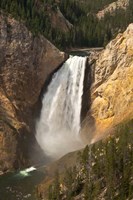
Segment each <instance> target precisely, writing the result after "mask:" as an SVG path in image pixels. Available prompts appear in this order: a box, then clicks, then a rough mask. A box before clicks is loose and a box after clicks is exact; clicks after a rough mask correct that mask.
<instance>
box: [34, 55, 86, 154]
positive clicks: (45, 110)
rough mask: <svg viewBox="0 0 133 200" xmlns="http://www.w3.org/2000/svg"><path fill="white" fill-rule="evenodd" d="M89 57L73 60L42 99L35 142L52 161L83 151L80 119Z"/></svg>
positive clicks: (57, 75)
mask: <svg viewBox="0 0 133 200" xmlns="http://www.w3.org/2000/svg"><path fill="white" fill-rule="evenodd" d="M85 66H86V57H78V56H74V57H72V56H71V57H70V58H69V59H68V60H67V61H66V62H65V63H64V64H63V66H62V67H61V68H60V69H59V70H58V71H57V72H56V73H55V74H54V76H53V78H52V81H51V83H50V84H49V86H48V91H47V92H46V94H44V96H43V99H42V110H41V115H40V119H39V121H38V122H37V125H36V139H37V141H38V143H39V145H40V146H41V148H42V149H43V150H44V152H45V154H47V155H48V156H50V157H53V158H59V157H60V156H62V155H64V154H66V153H68V152H70V151H73V150H77V149H79V148H81V147H83V144H82V140H81V138H80V134H79V132H80V115H81V106H82V105H81V104H82V95H83V82H84V74H85Z"/></svg>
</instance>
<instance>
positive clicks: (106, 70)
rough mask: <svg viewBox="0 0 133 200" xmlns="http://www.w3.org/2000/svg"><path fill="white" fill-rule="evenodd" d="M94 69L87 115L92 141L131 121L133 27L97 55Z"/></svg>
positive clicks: (132, 102) (132, 113)
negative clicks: (93, 128) (92, 135)
mask: <svg viewBox="0 0 133 200" xmlns="http://www.w3.org/2000/svg"><path fill="white" fill-rule="evenodd" d="M94 68H95V69H94V83H93V85H92V88H91V99H92V100H91V102H92V104H91V109H90V112H89V114H90V113H91V116H92V118H93V121H94V124H95V131H94V132H95V133H96V138H95V137H94V138H93V141H95V140H96V139H97V138H99V137H102V134H105V132H106V131H107V130H109V129H110V128H112V127H114V126H115V125H116V124H118V123H120V122H122V121H123V120H129V119H130V118H132V117H133V24H130V25H129V27H128V28H127V30H126V31H125V32H124V33H123V34H119V35H118V36H117V38H116V39H114V40H113V41H111V42H110V43H109V44H108V45H107V47H106V48H105V50H103V51H102V52H101V54H99V58H98V59H97V61H96V63H95V67H94ZM88 118H89V115H88ZM86 124H87V120H86ZM88 127H89V126H88ZM107 132H108V131H107Z"/></svg>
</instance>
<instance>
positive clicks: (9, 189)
mask: <svg viewBox="0 0 133 200" xmlns="http://www.w3.org/2000/svg"><path fill="white" fill-rule="evenodd" d="M28 169H30V168H28ZM26 170H27V169H26ZM26 170H22V171H19V172H14V173H7V174H4V175H1V176H0V200H37V197H36V191H37V189H36V186H37V185H38V184H39V183H40V182H41V181H42V180H43V179H44V176H45V175H44V173H43V172H41V171H38V170H32V168H31V170H27V171H26Z"/></svg>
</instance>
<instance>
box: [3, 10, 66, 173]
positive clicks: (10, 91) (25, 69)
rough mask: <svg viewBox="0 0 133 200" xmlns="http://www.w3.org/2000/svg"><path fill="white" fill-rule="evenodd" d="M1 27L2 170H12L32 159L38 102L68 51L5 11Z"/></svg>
mask: <svg viewBox="0 0 133 200" xmlns="http://www.w3.org/2000/svg"><path fill="white" fill-rule="evenodd" d="M0 30H1V32H0V170H8V169H12V168H14V167H19V166H22V165H26V164H27V160H29V158H28V145H29V140H30V137H31V134H33V131H34V124H35V122H34V120H35V108H36V104H37V101H38V99H39V95H40V92H41V90H42V88H43V85H44V82H45V80H46V78H47V77H48V76H49V75H50V73H51V72H53V71H54V70H55V69H56V68H57V67H58V66H59V65H60V64H61V63H62V62H63V61H64V53H61V52H60V51H59V50H58V49H56V48H55V47H54V46H53V45H52V44H51V43H50V42H49V41H48V40H46V39H45V38H44V37H42V36H38V37H33V36H32V34H31V33H30V32H29V31H28V30H27V28H26V27H25V26H24V25H23V23H20V22H18V21H16V20H14V19H12V18H11V17H7V16H6V15H4V14H2V13H1V15H0Z"/></svg>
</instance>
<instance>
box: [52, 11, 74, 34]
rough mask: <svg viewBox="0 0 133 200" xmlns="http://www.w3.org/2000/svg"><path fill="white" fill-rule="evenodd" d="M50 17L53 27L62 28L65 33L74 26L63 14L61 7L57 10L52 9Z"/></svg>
mask: <svg viewBox="0 0 133 200" xmlns="http://www.w3.org/2000/svg"><path fill="white" fill-rule="evenodd" d="M49 17H50V19H51V25H52V27H53V28H56V29H58V30H61V31H62V32H64V33H67V32H69V31H70V30H71V29H72V28H73V25H72V24H71V23H70V22H69V21H68V20H67V19H66V18H65V17H64V16H63V14H62V12H61V11H60V9H59V8H57V10H56V11H54V10H52V9H51V10H50V12H49Z"/></svg>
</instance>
